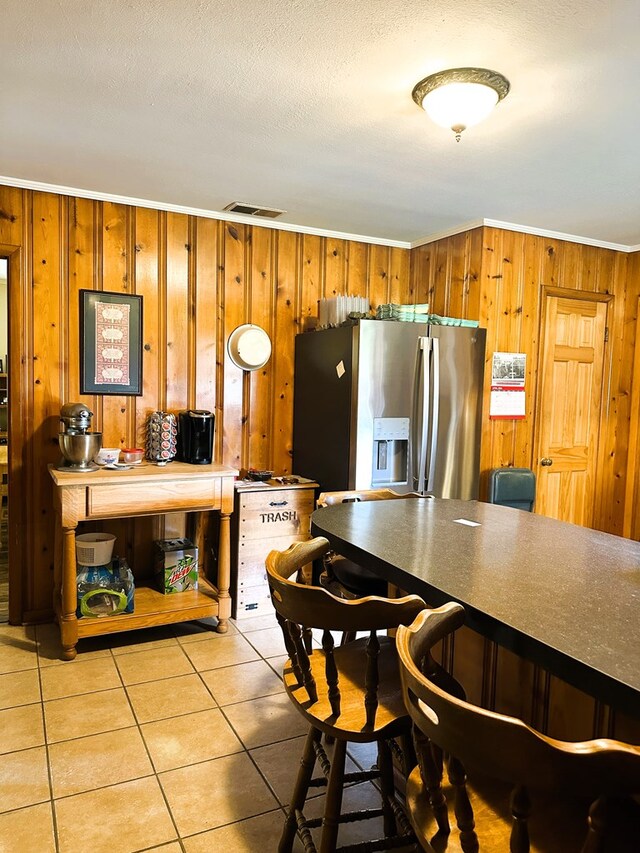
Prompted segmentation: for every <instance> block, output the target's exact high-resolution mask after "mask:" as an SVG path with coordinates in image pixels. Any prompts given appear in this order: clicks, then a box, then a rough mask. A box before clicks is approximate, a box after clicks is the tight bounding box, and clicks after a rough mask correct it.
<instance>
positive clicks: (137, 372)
mask: <svg viewBox="0 0 640 853" xmlns="http://www.w3.org/2000/svg"><path fill="white" fill-rule="evenodd" d="M80 393H81V394H117V395H123V394H132V395H137V396H139V395H140V394H142V296H130V295H129V294H127V293H108V292H105V291H102V290H81V291H80Z"/></svg>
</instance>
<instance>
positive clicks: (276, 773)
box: [251, 735, 358, 806]
mask: <svg viewBox="0 0 640 853" xmlns="http://www.w3.org/2000/svg"><path fill="white" fill-rule="evenodd" d="M306 739H307V738H306V735H303V736H301V737H296V738H292V739H291V740H285V741H280V742H279V743H272V744H269V746H261V747H259V748H258V749H252V750H251V757H252V758H253V760H254V761H255V763H256V764H257V765H258V768H259V769H260V772H261V773H262V775H263V776H264V777H265V779H266V780H267V782H268V783H269V785H270V786H271V788H272V789H273V792H274V793H275V795H276V797H277V798H278V800H279V801H280V803H281V804H282V805H283V806H284V805H287V804H288V802H289V799H290V797H291V794H292V793H293V786H294V783H295V781H296V778H297V776H298V770H299V769H300V759H301V758H302V750H303V748H304V743H305V741H306ZM323 745H324V748H325V749H326V751H327V753H328V755H329V758H331V752H332V749H331V747H329V746H327V744H323ZM346 770H347V773H352V772H354V771H357V770H358V767H357V766H356V765H355V764H354V763H353V761H351V759H350V758H349V757H348V756H347V762H346ZM314 776H322V771H321V770H320V768H319V767H318V765H316V768H315V773H314ZM322 794H324V788H311V789H310V790H309V798H310V799H311V798H312V797H319V796H321V795H322Z"/></svg>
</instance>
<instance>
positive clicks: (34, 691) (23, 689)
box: [0, 669, 40, 708]
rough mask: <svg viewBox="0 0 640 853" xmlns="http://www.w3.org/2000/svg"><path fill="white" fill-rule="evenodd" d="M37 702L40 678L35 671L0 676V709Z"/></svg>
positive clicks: (38, 699)
mask: <svg viewBox="0 0 640 853" xmlns="http://www.w3.org/2000/svg"><path fill="white" fill-rule="evenodd" d="M39 701H40V676H39V675H38V670H37V669H27V670H23V671H22V672H10V673H7V674H6V675H0V708H13V707H15V706H16V705H29V704H31V702H39Z"/></svg>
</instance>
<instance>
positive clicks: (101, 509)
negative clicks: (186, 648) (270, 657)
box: [49, 462, 238, 660]
mask: <svg viewBox="0 0 640 853" xmlns="http://www.w3.org/2000/svg"><path fill="white" fill-rule="evenodd" d="M49 473H50V474H51V477H52V478H53V481H54V483H55V489H54V500H55V510H56V514H57V524H56V539H57V542H56V549H55V553H56V558H55V577H54V610H55V613H56V615H57V618H58V624H59V626H60V635H61V640H62V649H63V653H62V656H63V658H64V659H65V660H73V658H74V657H75V656H76V644H77V642H78V639H79V638H82V637H93V636H97V635H101V634H111V633H115V632H117V631H130V630H133V629H135V628H148V627H151V626H153V625H165V624H168V623H171V622H186V621H188V620H190V619H204V618H206V617H209V616H217V617H218V620H219V624H218V628H217V630H218V632H219V633H221V634H224V633H225V632H226V631H227V630H228V624H227V623H228V619H229V617H230V616H231V597H230V595H229V580H230V559H229V555H230V545H229V541H230V539H229V531H230V521H229V519H230V514H231V513H232V512H233V483H234V478H235V476H236V475H237V473H238V472H237V471H236V470H235V469H233V468H227V467H226V466H224V465H218V464H216V463H213V464H212V465H187V464H186V463H184V462H172V463H171V464H170V465H168V466H167V467H166V468H165V467H158V466H156V465H152V464H143V465H142V466H140V467H134V468H131V469H129V470H122V471H108V470H104V469H102V470H99V471H92V472H90V473H87V474H74V473H69V472H66V471H58V470H56V469H55V468H54V467H53V466H52V465H50V466H49ZM210 510H217V511H218V512H219V513H220V541H219V549H218V551H219V553H218V578H217V587H214V586H213V585H212V584H211V583H210V582H209V581H208V580H207V579H206V578H205V577H204V573H203V572H202V571H201V573H200V578H199V581H198V589H197V590H191V591H188V592H180V593H173V594H170V595H164V594H163V593H161V592H159V591H157V590H155V589H153V588H151V587H147V586H136V591H135V610H134V612H133V613H129V614H119V615H117V616H103V617H97V618H95V619H92V618H86V617H85V618H82V619H78V618H77V617H76V607H77V600H76V599H77V588H76V527H77V526H78V522H80V521H90V520H91V521H92V520H96V519H109V518H125V517H129V516H139V515H161V514H163V513H167V512H197V511H201V512H208V511H210ZM60 540H61V546H60Z"/></svg>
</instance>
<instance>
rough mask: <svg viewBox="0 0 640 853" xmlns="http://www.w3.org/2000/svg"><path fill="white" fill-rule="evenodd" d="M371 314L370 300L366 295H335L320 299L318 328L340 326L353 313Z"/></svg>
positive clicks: (363, 315) (357, 314)
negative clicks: (330, 297)
mask: <svg viewBox="0 0 640 853" xmlns="http://www.w3.org/2000/svg"><path fill="white" fill-rule="evenodd" d="M354 314H355V315H356V316H357V317H368V316H369V300H368V299H367V297H366V296H334V297H333V298H332V299H319V300H318V328H319V329H326V328H328V327H329V326H339V325H340V324H341V323H344V321H345V320H347V319H348V318H349V317H350V316H351V315H354Z"/></svg>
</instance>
